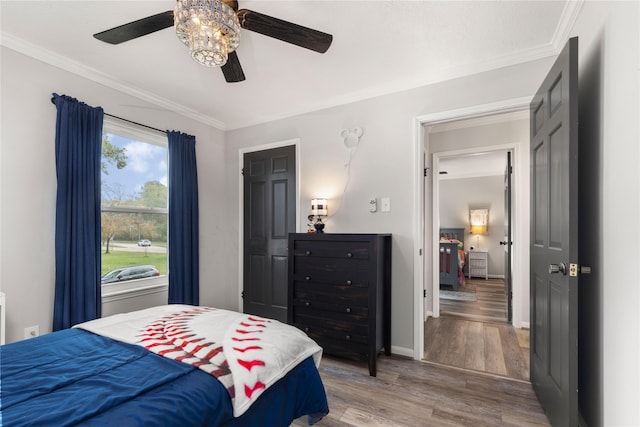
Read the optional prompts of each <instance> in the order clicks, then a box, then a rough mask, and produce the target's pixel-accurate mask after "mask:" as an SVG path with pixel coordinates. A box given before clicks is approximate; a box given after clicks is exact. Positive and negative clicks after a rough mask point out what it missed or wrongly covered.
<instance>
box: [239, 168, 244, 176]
mask: <svg viewBox="0 0 640 427" xmlns="http://www.w3.org/2000/svg"><path fill="white" fill-rule="evenodd" d="M240 173H241V174H242V176H244V168H242V170H241V171H240Z"/></svg>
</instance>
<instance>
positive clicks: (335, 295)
mask: <svg viewBox="0 0 640 427" xmlns="http://www.w3.org/2000/svg"><path fill="white" fill-rule="evenodd" d="M293 300H294V301H296V300H301V301H313V302H319V303H329V304H334V305H341V306H343V307H354V306H360V307H367V306H368V305H369V289H367V287H366V286H359V285H338V284H330V283H316V282H306V281H305V282H297V281H296V282H295V283H294V287H293Z"/></svg>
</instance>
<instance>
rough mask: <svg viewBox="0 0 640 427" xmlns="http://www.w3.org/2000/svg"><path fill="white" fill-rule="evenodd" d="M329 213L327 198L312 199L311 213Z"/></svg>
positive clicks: (322, 214) (323, 214) (324, 214)
mask: <svg viewBox="0 0 640 427" xmlns="http://www.w3.org/2000/svg"><path fill="white" fill-rule="evenodd" d="M327 214H328V211H327V199H312V200H311V215H321V216H326V215H327Z"/></svg>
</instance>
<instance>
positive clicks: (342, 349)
mask: <svg viewBox="0 0 640 427" xmlns="http://www.w3.org/2000/svg"><path fill="white" fill-rule="evenodd" d="M309 337H310V338H311V339H312V340H314V341H315V342H316V343H318V345H319V346H320V347H322V351H323V352H324V353H325V354H332V355H334V356H340V357H346V358H348V359H353V360H362V359H366V354H367V351H368V344H363V343H359V342H356V341H354V340H353V339H347V338H346V337H341V338H333V337H327V336H324V335H319V334H314V333H313V332H311V333H309Z"/></svg>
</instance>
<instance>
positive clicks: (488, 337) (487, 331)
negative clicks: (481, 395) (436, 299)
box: [424, 315, 529, 381]
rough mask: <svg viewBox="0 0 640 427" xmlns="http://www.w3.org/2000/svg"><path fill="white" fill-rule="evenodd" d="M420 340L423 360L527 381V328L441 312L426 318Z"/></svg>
mask: <svg viewBox="0 0 640 427" xmlns="http://www.w3.org/2000/svg"><path fill="white" fill-rule="evenodd" d="M424 342H425V349H424V350H425V351H424V360H425V361H428V362H431V363H439V364H444V365H448V366H453V367H457V368H463V369H472V370H475V371H480V372H486V373H490V374H493V375H501V376H504V377H509V378H513V379H517V380H521V381H528V380H529V331H528V330H527V329H515V328H514V327H513V326H511V325H510V324H508V323H506V322H500V323H491V322H479V321H474V320H467V319H463V318H460V317H454V316H450V315H442V316H440V317H439V318H437V319H436V318H433V317H430V318H429V319H427V323H426V325H425V338H424Z"/></svg>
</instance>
